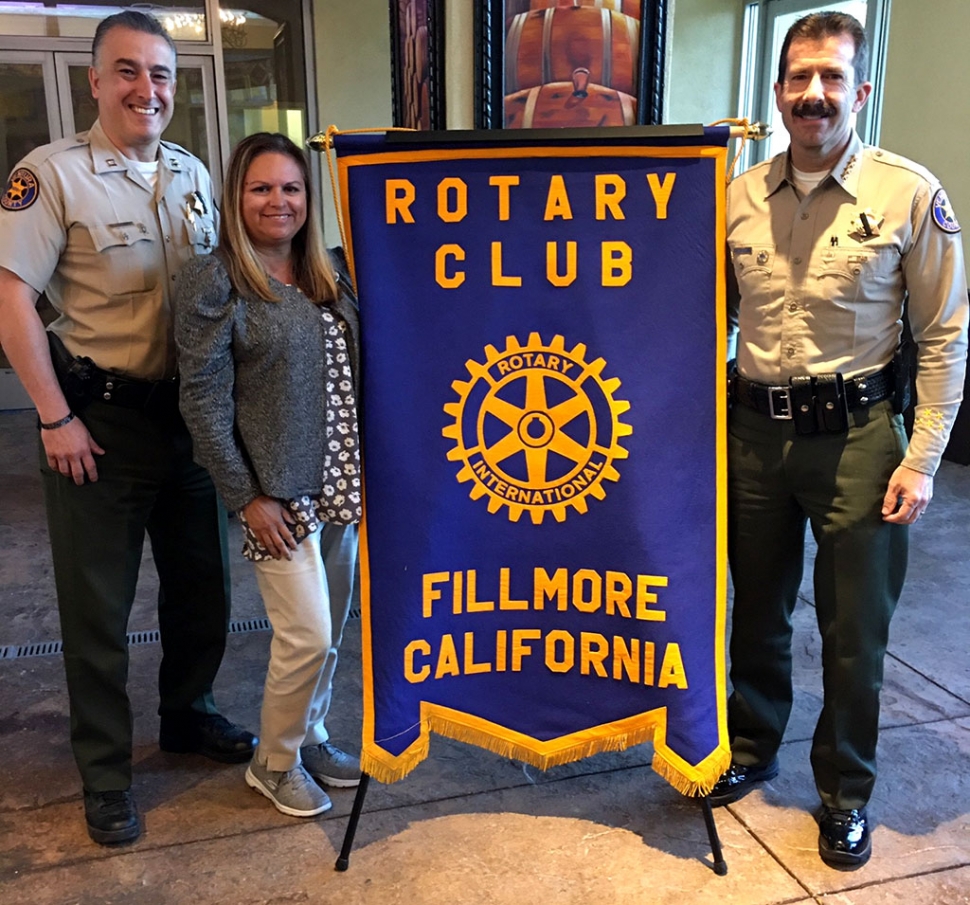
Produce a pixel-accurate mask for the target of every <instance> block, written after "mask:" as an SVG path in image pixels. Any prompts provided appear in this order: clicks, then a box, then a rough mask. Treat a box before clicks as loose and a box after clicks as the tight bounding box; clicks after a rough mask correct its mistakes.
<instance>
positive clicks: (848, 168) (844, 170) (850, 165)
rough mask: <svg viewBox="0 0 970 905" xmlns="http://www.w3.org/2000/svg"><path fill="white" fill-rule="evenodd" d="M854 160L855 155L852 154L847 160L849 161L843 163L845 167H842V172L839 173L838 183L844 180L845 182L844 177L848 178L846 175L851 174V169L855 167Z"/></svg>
mask: <svg viewBox="0 0 970 905" xmlns="http://www.w3.org/2000/svg"><path fill="white" fill-rule="evenodd" d="M855 158H856V155H855V154H853V155H852V156H851V157H850V158H849V159H848V160H847V161H846V162H845V166H844V167H843V168H842V172H841V173H840V174H839V181H840V182H842V181H844V180H845V177H846V176H848V175H849V173H851V172H852V168H853V167H854V166H855Z"/></svg>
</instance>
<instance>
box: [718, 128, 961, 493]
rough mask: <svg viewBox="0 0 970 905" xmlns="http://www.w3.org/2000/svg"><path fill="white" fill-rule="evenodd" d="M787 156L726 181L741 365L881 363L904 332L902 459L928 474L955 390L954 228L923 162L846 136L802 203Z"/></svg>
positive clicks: (866, 369)
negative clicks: (905, 430)
mask: <svg viewBox="0 0 970 905" xmlns="http://www.w3.org/2000/svg"><path fill="white" fill-rule="evenodd" d="M790 179H791V177H790V173H789V162H788V153H787V152H786V153H784V154H780V155H778V156H776V157H775V158H773V159H772V160H770V161H767V162H765V163H762V164H759V165H758V166H755V167H753V168H752V169H750V170H748V171H747V172H746V173H743V174H741V175H740V176H738V177H737V178H736V179H734V180H733V181H732V182H731V185H730V187H729V188H728V205H727V212H728V220H727V240H728V248H729V253H730V256H731V260H732V262H733V267H729V269H728V270H729V272H728V319H729V323H730V324H731V326H732V327H735V328H737V329H738V331H739V332H738V345H737V359H738V370H739V371H740V373H741V374H743V375H744V376H745V377H747V378H748V379H750V380H756V381H759V382H761V383H766V384H770V385H784V384H787V382H788V378H789V377H791V376H798V375H811V374H825V373H831V372H834V371H840V372H841V373H842V374H843V375H844V376H846V377H855V376H860V375H864V374H870V373H873V372H875V371H878V370H880V369H881V368H883V367H884V366H885V365H886V364H888V363H889V361H890V360H891V359H892V357H893V353H894V352H895V350H896V347H897V346H898V345H899V339H900V335H901V332H902V316H903V304H904V302H905V301H906V297H907V294H908V296H909V320H910V324H911V327H912V330H913V336H914V338H915V339H916V341H917V342H918V343H919V359H918V360H919V375H918V378H917V394H918V396H919V405H918V406H917V407H916V423H915V428H914V433H913V438H912V442H911V444H910V448H909V451H908V452H907V454H906V458H905V459H904V464H905V465H907V466H909V467H910V468H913V469H915V470H916V471H920V472H923V473H924V474H930V475H932V474H934V473H935V472H936V469H937V468H938V467H939V463H940V457H941V456H942V454H943V450H944V448H945V447H946V441H947V438H948V437H949V433H950V428H951V426H952V424H953V420H954V418H955V417H956V414H957V410H958V408H959V405H960V400H961V398H962V390H963V379H964V369H965V363H966V354H967V318H968V303H967V280H966V272H965V270H964V262H963V246H962V244H961V241H960V236H959V226H958V224H957V223H956V220H955V218H954V217H953V214H952V211H950V209H949V205H948V204H947V202H946V195H945V194H944V193H943V191H942V189H941V188H940V184H939V182H937V180H936V179H935V178H934V177H933V175H932V174H931V173H929V172H928V171H927V170H925V169H924V168H923V167H921V166H919V165H917V164H914V163H912V162H911V161H908V160H906V159H905V158H902V157H898V156H897V155H895V154H891V153H889V152H888V151H883V150H881V149H878V148H870V147H864V146H863V144H862V142H861V141H860V140H859V138H858V137H857V136H855V135H853V138H852V141H851V142H850V144H849V147H848V148H847V149H846V151H845V153H844V154H843V156H842V159H841V160H839V162H838V163H837V164H836V165H835V167H834V169H833V170H832V172H831V174H830V175H829V176H828V177H827V178H825V179H824V180H823V181H822V182H821V184H820V185H819V186H818V187H817V188H816V189H815V190H814V191H812V192H810V193H809V194H808V195H807V196H806V197H805V198H802V199H800V198H799V197H798V194H797V192H796V191H795V188H794V185H793V184H792V182H791V181H790Z"/></svg>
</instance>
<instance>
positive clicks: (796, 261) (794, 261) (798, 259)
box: [791, 258, 802, 264]
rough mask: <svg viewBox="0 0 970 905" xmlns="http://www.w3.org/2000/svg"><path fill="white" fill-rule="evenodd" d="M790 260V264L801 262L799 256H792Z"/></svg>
mask: <svg viewBox="0 0 970 905" xmlns="http://www.w3.org/2000/svg"><path fill="white" fill-rule="evenodd" d="M791 262H792V264H801V263H802V259H801V258H792V259H791Z"/></svg>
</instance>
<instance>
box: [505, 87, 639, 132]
mask: <svg viewBox="0 0 970 905" xmlns="http://www.w3.org/2000/svg"><path fill="white" fill-rule="evenodd" d="M636 120H637V100H636V98H635V97H632V96H631V95H629V94H626V93H625V92H623V91H616V90H615V89H613V88H605V87H603V86H602V85H589V86H588V87H587V88H586V90H585V91H582V92H577V91H576V90H575V88H574V85H573V83H572V82H549V83H548V84H546V85H537V86H536V87H534V88H526V89H525V90H524V91H517V92H515V93H514V94H509V95H507V96H506V98H505V125H506V128H508V129H561V128H565V127H570V126H571V127H576V126H587V127H594V126H632V125H633V124H634V123H636Z"/></svg>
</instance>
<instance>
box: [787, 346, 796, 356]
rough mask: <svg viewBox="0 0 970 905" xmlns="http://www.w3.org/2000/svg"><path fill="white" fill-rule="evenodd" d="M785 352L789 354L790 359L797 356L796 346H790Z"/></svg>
mask: <svg viewBox="0 0 970 905" xmlns="http://www.w3.org/2000/svg"><path fill="white" fill-rule="evenodd" d="M785 352H786V353H787V355H788V357H789V358H791V357H792V356H793V355H794V354H795V348H794V346H789V347H788V348H787V349H786V350H785Z"/></svg>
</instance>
